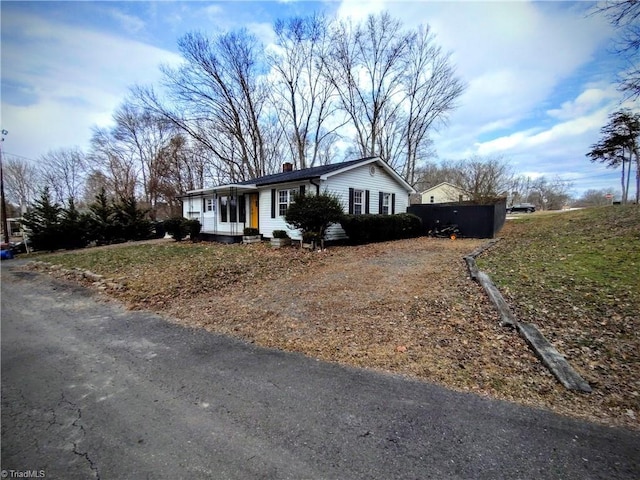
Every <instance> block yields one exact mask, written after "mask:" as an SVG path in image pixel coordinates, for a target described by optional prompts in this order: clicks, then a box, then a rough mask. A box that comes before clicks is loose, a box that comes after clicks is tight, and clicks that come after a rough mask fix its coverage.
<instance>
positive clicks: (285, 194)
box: [278, 188, 298, 217]
mask: <svg viewBox="0 0 640 480" xmlns="http://www.w3.org/2000/svg"><path fill="white" fill-rule="evenodd" d="M297 193H298V190H297V189H295V188H292V189H290V190H278V215H280V216H281V217H284V216H285V215H286V214H287V209H288V208H289V205H291V204H292V203H294V200H293V199H294V197H295V195H296V194H297Z"/></svg>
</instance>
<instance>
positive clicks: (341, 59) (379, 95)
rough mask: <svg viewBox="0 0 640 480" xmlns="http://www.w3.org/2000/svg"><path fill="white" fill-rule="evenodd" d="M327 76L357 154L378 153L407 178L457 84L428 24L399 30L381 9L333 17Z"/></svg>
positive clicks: (450, 105) (412, 179)
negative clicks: (353, 18)
mask: <svg viewBox="0 0 640 480" xmlns="http://www.w3.org/2000/svg"><path fill="white" fill-rule="evenodd" d="M333 44H334V47H333V49H332V50H331V51H330V53H329V55H327V56H325V57H324V59H325V63H326V64H327V70H326V72H327V75H328V76H329V79H330V81H331V82H332V84H333V85H334V86H335V88H336V91H337V92H338V96H339V99H340V102H341V106H342V108H343V109H344V110H345V112H346V113H347V115H348V116H349V120H350V121H351V125H352V126H353V127H354V129H355V131H356V143H357V145H358V147H359V153H360V155H363V156H368V155H379V156H381V157H382V158H383V159H384V160H386V161H387V162H388V163H389V164H390V165H391V166H392V167H394V168H395V169H396V170H398V171H399V172H400V173H401V174H402V176H403V177H404V178H405V179H406V180H407V181H408V182H409V183H411V184H413V183H415V181H416V165H417V164H418V163H419V161H420V160H421V159H423V158H425V157H426V156H427V155H428V154H429V147H430V144H431V142H430V139H429V132H430V131H431V130H432V129H433V128H434V127H435V126H437V124H438V122H442V121H444V120H446V117H447V114H448V113H449V112H450V111H451V110H453V109H454V108H455V106H456V101H457V99H458V97H459V96H460V95H461V94H462V92H463V91H464V84H463V83H462V82H461V81H460V80H459V79H458V78H457V76H456V75H455V70H454V67H453V65H452V64H451V61H450V55H449V54H445V53H443V52H442V50H441V48H440V47H439V46H437V45H436V43H435V37H434V35H433V34H432V33H431V30H430V29H429V27H428V26H427V27H420V28H418V29H417V30H415V31H407V30H405V29H403V28H402V24H401V23H400V22H399V21H398V20H395V19H393V18H392V17H391V16H390V15H389V14H388V13H382V14H380V15H377V16H374V15H370V16H369V17H368V18H367V19H366V20H365V21H364V22H363V23H360V24H356V25H353V24H352V23H351V22H341V23H339V24H337V26H336V27H335V28H334V33H333Z"/></svg>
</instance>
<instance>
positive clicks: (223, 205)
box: [220, 195, 229, 223]
mask: <svg viewBox="0 0 640 480" xmlns="http://www.w3.org/2000/svg"><path fill="white" fill-rule="evenodd" d="M228 205H229V199H228V197H227V196H226V195H224V196H221V197H220V221H221V222H225V223H226V222H227V219H228V213H227V206H228Z"/></svg>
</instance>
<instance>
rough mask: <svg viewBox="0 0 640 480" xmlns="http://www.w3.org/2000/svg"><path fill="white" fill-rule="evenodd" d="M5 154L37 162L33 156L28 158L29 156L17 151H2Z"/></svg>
mask: <svg viewBox="0 0 640 480" xmlns="http://www.w3.org/2000/svg"><path fill="white" fill-rule="evenodd" d="M4 154H5V155H11V156H12V157H18V158H22V159H23V160H29V161H31V162H37V161H38V160H35V159H33V158H29V157H25V156H24V155H18V154H17V153H11V152H7V151H5V152H4Z"/></svg>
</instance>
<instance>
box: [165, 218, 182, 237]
mask: <svg viewBox="0 0 640 480" xmlns="http://www.w3.org/2000/svg"><path fill="white" fill-rule="evenodd" d="M185 221H186V219H185V218H183V217H173V218H169V219H168V220H165V221H164V229H165V230H166V231H167V233H168V234H169V235H171V238H173V239H174V240H175V241H176V242H179V241H180V240H182V239H183V238H184V237H186V236H187V225H186V224H185Z"/></svg>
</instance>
